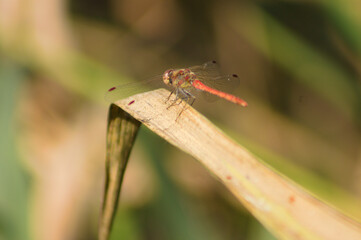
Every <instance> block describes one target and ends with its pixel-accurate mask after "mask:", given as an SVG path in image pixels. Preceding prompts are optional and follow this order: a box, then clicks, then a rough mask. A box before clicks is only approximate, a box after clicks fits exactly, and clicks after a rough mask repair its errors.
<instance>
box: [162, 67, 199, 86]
mask: <svg viewBox="0 0 361 240" xmlns="http://www.w3.org/2000/svg"><path fill="white" fill-rule="evenodd" d="M195 79H196V74H195V73H193V72H192V71H191V70H190V69H188V68H183V69H178V70H174V69H169V70H167V71H165V72H164V74H163V82H164V83H165V84H166V85H169V86H173V87H188V86H190V85H192V83H193V81H194V80H195Z"/></svg>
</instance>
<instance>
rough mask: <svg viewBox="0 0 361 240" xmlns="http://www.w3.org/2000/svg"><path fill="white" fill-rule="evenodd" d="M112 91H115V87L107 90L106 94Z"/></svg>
mask: <svg viewBox="0 0 361 240" xmlns="http://www.w3.org/2000/svg"><path fill="white" fill-rule="evenodd" d="M114 89H116V87H112V88H109V90H108V92H111V91H113V90H114Z"/></svg>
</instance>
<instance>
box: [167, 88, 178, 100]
mask: <svg viewBox="0 0 361 240" xmlns="http://www.w3.org/2000/svg"><path fill="white" fill-rule="evenodd" d="M175 90H176V89H175V88H174V89H173V90H172V91H171V92H170V94H169V96H168V97H167V99H166V100H165V103H166V102H168V101H169V99H170V97H171V96H172V95H173V93H174V91H175ZM177 95H178V92H177ZM176 98H177V97H176Z"/></svg>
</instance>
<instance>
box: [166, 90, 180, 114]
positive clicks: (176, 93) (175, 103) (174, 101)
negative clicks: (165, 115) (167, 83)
mask: <svg viewBox="0 0 361 240" xmlns="http://www.w3.org/2000/svg"><path fill="white" fill-rule="evenodd" d="M173 91H175V96H176V97H175V99H174V100H173V102H172V103H171V104H170V105H169V106H168V107H167V109H169V108H170V107H173V106H174V105H179V104H180V103H181V102H182V98H180V97H179V92H180V91H179V89H178V88H176V89H175V90H173ZM178 100H180V101H179V103H177V101H178ZM167 101H168V100H167Z"/></svg>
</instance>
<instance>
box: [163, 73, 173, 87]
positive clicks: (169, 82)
mask: <svg viewBox="0 0 361 240" xmlns="http://www.w3.org/2000/svg"><path fill="white" fill-rule="evenodd" d="M172 78H173V69H169V70H167V71H165V72H164V74H163V82H164V83H165V84H166V85H172V83H173V80H172Z"/></svg>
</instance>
